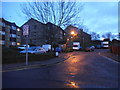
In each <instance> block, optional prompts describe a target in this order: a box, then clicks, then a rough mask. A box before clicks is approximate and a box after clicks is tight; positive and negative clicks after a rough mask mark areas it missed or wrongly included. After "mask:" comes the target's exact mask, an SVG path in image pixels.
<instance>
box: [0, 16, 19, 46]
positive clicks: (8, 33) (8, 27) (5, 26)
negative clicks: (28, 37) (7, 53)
mask: <svg viewBox="0 0 120 90" xmlns="http://www.w3.org/2000/svg"><path fill="white" fill-rule="evenodd" d="M0 36H1V39H0V44H1V45H4V46H6V47H11V46H19V45H20V44H21V28H20V27H18V26H17V25H16V24H15V23H11V22H9V21H7V20H5V19H3V18H0Z"/></svg>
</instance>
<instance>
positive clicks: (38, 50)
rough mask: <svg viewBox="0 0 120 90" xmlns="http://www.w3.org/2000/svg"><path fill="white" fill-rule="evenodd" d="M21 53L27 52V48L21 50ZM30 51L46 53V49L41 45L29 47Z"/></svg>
mask: <svg viewBox="0 0 120 90" xmlns="http://www.w3.org/2000/svg"><path fill="white" fill-rule="evenodd" d="M20 53H26V50H23V51H20ZM28 53H31V54H39V53H46V50H45V49H43V48H41V47H30V48H28Z"/></svg>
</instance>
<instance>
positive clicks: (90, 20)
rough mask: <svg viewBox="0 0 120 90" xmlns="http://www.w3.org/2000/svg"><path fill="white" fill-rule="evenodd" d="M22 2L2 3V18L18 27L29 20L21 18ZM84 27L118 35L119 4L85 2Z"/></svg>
mask: <svg viewBox="0 0 120 90" xmlns="http://www.w3.org/2000/svg"><path fill="white" fill-rule="evenodd" d="M21 3H22V2H2V15H3V16H2V17H3V18H4V19H6V20H8V21H10V22H15V23H16V24H17V25H18V26H21V25H22V24H24V23H25V22H26V21H27V20H26V19H24V17H23V16H21V15H22V14H21V9H20V4H21ZM81 20H82V21H83V25H85V26H87V28H88V29H89V31H93V32H96V33H99V34H103V33H106V32H111V33H113V34H115V33H118V3H117V2H84V9H83V10H82V11H81Z"/></svg>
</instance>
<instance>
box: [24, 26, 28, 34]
mask: <svg viewBox="0 0 120 90" xmlns="http://www.w3.org/2000/svg"><path fill="white" fill-rule="evenodd" d="M23 35H29V25H24V26H23Z"/></svg>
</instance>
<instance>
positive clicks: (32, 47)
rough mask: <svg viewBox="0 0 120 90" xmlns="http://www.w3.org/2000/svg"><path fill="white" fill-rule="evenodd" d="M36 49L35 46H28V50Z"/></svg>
mask: <svg viewBox="0 0 120 90" xmlns="http://www.w3.org/2000/svg"><path fill="white" fill-rule="evenodd" d="M35 49H36V47H30V48H28V50H32V51H33V50H35Z"/></svg>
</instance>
